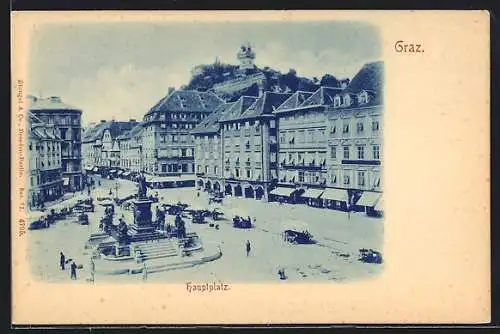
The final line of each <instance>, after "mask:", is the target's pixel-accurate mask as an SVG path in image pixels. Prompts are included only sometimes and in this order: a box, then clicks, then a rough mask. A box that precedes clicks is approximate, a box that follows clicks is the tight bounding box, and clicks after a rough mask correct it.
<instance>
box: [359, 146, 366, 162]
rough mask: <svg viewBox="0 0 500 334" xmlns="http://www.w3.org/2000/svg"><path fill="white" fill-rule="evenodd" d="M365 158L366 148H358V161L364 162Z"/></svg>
mask: <svg viewBox="0 0 500 334" xmlns="http://www.w3.org/2000/svg"><path fill="white" fill-rule="evenodd" d="M364 158H365V147H364V146H358V160H364Z"/></svg>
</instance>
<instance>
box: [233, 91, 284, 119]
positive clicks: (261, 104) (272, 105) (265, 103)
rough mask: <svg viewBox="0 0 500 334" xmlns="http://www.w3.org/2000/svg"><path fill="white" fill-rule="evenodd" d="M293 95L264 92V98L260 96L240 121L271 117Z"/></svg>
mask: <svg viewBox="0 0 500 334" xmlns="http://www.w3.org/2000/svg"><path fill="white" fill-rule="evenodd" d="M291 95H292V94H291V93H273V92H264V94H263V95H262V96H260V97H259V98H258V99H257V100H256V101H255V102H254V103H253V104H252V105H251V106H250V107H249V108H248V109H247V110H246V111H245V112H243V114H242V115H241V116H240V119H247V118H253V117H258V116H261V115H270V114H272V113H273V112H274V111H275V110H276V109H277V108H278V107H279V106H280V105H281V104H283V102H284V101H286V100H287V99H288V98H289V97H290V96H291Z"/></svg>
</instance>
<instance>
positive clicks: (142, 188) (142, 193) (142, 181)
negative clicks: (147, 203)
mask: <svg viewBox="0 0 500 334" xmlns="http://www.w3.org/2000/svg"><path fill="white" fill-rule="evenodd" d="M137 182H138V185H139V190H138V192H137V197H138V198H139V199H144V198H146V197H147V186H146V178H145V177H144V174H142V173H141V174H140V175H139V176H138V178H137Z"/></svg>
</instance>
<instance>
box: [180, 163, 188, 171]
mask: <svg viewBox="0 0 500 334" xmlns="http://www.w3.org/2000/svg"><path fill="white" fill-rule="evenodd" d="M181 168H182V172H183V173H187V171H188V165H187V164H182V166H181Z"/></svg>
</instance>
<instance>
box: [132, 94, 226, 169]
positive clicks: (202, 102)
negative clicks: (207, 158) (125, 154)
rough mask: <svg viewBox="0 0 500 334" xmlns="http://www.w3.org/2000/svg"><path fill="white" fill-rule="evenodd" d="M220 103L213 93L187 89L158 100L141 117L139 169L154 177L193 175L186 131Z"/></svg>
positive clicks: (190, 140)
mask: <svg viewBox="0 0 500 334" xmlns="http://www.w3.org/2000/svg"><path fill="white" fill-rule="evenodd" d="M222 103H224V101H222V100H221V99H220V98H218V97H217V96H216V95H215V94H213V93H210V92H198V91H190V90H176V91H173V92H170V93H169V95H167V96H166V97H164V98H163V99H161V100H160V101H159V102H158V103H157V104H156V105H155V106H154V107H153V108H151V109H150V110H149V111H148V112H147V113H146V115H145V116H144V119H143V130H142V160H141V163H142V166H141V169H142V170H144V171H145V172H146V173H148V174H151V175H158V176H168V175H180V174H194V173H195V166H194V148H195V143H194V135H192V134H191V133H190V132H191V130H193V129H194V128H195V127H196V125H197V124H198V123H199V122H200V121H202V120H203V119H204V118H205V117H207V116H208V115H210V113H212V112H213V111H214V110H215V109H216V108H217V107H218V106H219V105H221V104H222Z"/></svg>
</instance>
